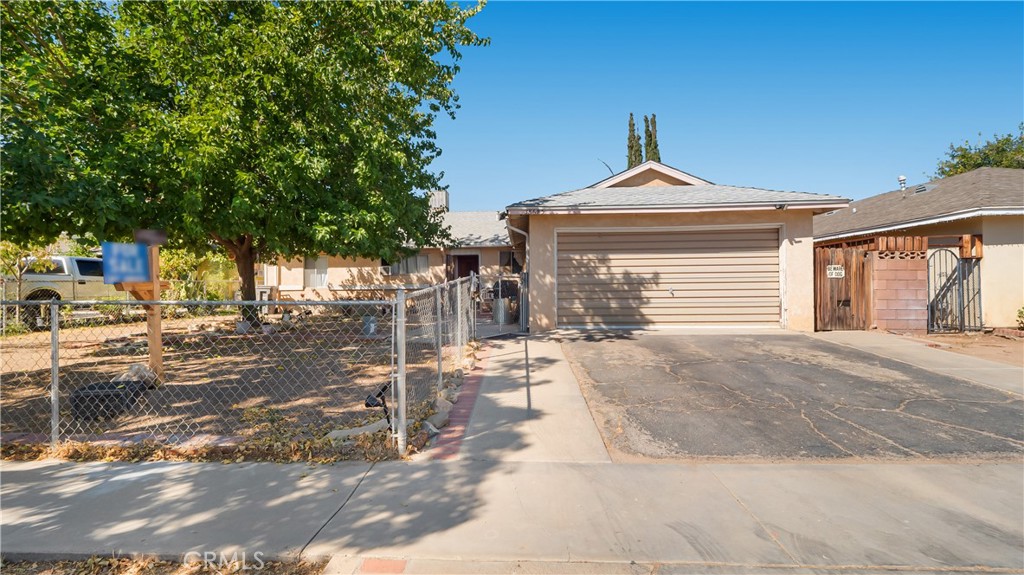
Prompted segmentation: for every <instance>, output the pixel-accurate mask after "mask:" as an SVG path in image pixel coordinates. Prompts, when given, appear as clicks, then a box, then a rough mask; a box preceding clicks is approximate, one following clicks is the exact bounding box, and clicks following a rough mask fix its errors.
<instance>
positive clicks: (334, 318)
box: [0, 278, 475, 449]
mask: <svg viewBox="0 0 1024 575" xmlns="http://www.w3.org/2000/svg"><path fill="white" fill-rule="evenodd" d="M150 304H152V305H153V306H155V307H153V309H154V311H155V313H159V314H160V316H161V321H160V326H161V334H160V336H159V337H156V336H155V335H154V334H152V333H151V332H150V331H149V330H148V324H147V308H149V307H150ZM3 306H4V312H5V315H4V323H3V326H2V327H3V353H2V356H0V432H2V433H3V438H4V440H5V441H7V440H18V441H21V442H33V443H51V444H56V443H58V442H61V441H66V440H74V441H122V442H123V441H129V442H131V441H142V440H154V441H157V442H160V443H166V444H173V445H183V444H191V443H195V444H210V443H221V442H227V443H239V442H244V441H245V440H246V438H247V437H251V436H252V435H253V433H254V432H256V431H257V430H259V429H261V428H263V427H265V426H267V425H268V424H273V425H277V426H280V424H281V422H287V424H288V427H287V429H288V430H289V433H291V434H293V437H295V438H299V439H312V438H320V437H323V436H325V435H326V434H327V433H329V432H330V431H333V430H335V429H347V428H352V427H357V426H360V425H363V424H365V423H368V422H370V421H374V420H377V419H381V418H382V417H383V414H382V413H381V412H378V411H377V410H375V409H370V408H368V407H367V406H368V405H370V403H371V401H370V400H368V398H370V397H377V399H378V400H383V401H381V402H380V403H381V404H382V405H383V404H387V405H390V407H391V412H393V413H395V414H397V415H398V416H399V417H396V418H391V417H389V420H392V419H394V421H390V423H391V426H392V430H393V435H394V436H395V437H396V439H398V444H399V447H400V449H404V446H405V437H404V435H405V434H404V431H405V427H404V425H402V424H403V423H404V422H405V416H406V412H407V410H408V407H409V406H412V405H416V404H423V403H424V402H428V401H431V400H433V399H434V397H435V396H436V394H437V392H438V391H439V390H440V389H441V388H442V386H443V384H444V381H445V378H446V377H448V376H451V375H453V374H454V373H455V372H456V370H458V369H460V368H461V367H462V362H463V358H464V357H465V352H466V350H467V348H468V344H469V342H470V340H471V338H472V336H473V332H474V331H475V327H474V325H473V300H472V292H471V281H470V279H469V278H466V279H464V280H460V281H457V282H449V283H446V284H444V285H441V286H435V287H431V288H427V289H424V290H420V291H416V292H412V293H409V294H406V293H405V292H404V290H398V292H397V297H396V299H393V300H385V299H375V300H348V301H260V302H239V301H233V302H221V301H161V302H135V301H131V302H126V301H90V302H63V301H52V302H38V301H33V302H13V301H5V302H3ZM244 318H252V319H251V320H246V319H244ZM26 320H31V321H30V322H29V321H26ZM395 382H398V383H399V385H395ZM389 415H390V414H389Z"/></svg>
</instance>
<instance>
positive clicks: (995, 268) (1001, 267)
mask: <svg viewBox="0 0 1024 575" xmlns="http://www.w3.org/2000/svg"><path fill="white" fill-rule="evenodd" d="M981 233H982V236H983V240H984V243H985V245H984V257H982V258H981V312H982V317H983V319H984V324H985V326H986V327H1015V326H1016V325H1017V310H1018V309H1020V307H1021V306H1022V305H1024V216H987V217H986V218H985V219H984V221H983V222H982V232H981Z"/></svg>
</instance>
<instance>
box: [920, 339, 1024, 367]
mask: <svg viewBox="0 0 1024 575" xmlns="http://www.w3.org/2000/svg"><path fill="white" fill-rule="evenodd" d="M917 339H920V340H923V341H925V342H926V343H927V344H928V345H929V346H932V347H938V348H941V349H945V350H948V351H953V352H956V353H962V354H964V355H970V356H972V357H977V358H979V359H987V360H989V361H998V362H1000V363H1008V364H1010V365H1016V366H1021V365H1024V339H1018V338H1011V337H1006V336H1001V335H994V334H982V333H968V334H962V333H951V334H931V335H927V336H920V337H918V338H917Z"/></svg>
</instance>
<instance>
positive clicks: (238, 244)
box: [213, 235, 260, 326]
mask: <svg viewBox="0 0 1024 575" xmlns="http://www.w3.org/2000/svg"><path fill="white" fill-rule="evenodd" d="M213 239H214V240H216V241H217V243H219V244H220V245H222V246H224V248H225V249H227V250H228V253H230V254H231V256H232V258H234V260H235V269H236V270H237V271H238V279H239V281H240V284H241V285H240V286H239V287H240V290H241V292H242V300H243V301H256V268H255V265H256V250H255V247H254V246H253V239H252V236H251V235H245V236H242V237H239V238H235V239H233V240H229V239H225V238H222V237H220V236H218V235H214V236H213ZM239 311H240V312H241V314H242V319H243V320H244V321H247V322H249V323H250V324H252V325H254V326H256V325H259V323H260V308H259V306H257V305H243V306H241V310H239Z"/></svg>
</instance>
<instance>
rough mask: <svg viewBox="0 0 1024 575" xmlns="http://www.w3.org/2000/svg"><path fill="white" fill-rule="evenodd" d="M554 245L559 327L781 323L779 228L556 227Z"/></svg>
mask: <svg viewBox="0 0 1024 575" xmlns="http://www.w3.org/2000/svg"><path fill="white" fill-rule="evenodd" d="M557 245H558V252H557V254H556V259H557V265H558V268H557V276H558V277H557V284H556V285H557V290H556V291H557V298H558V306H557V307H558V310H557V313H558V324H559V325H563V326H586V325H595V326H596V325H604V326H615V325H623V326H625V325H673V324H677V325H690V324H700V325H704V324H721V325H741V324H761V323H774V324H777V323H778V321H779V315H780V308H781V305H780V296H779V285H780V284H779V242H778V230H777V229H767V230H728V231H721V230H720V231H710V230H708V231H696V232H694V231H687V232H675V231H670V232H624V233H616V232H588V233H575V232H574V233H562V232H560V233H559V235H558V242H557ZM669 288H671V289H672V292H669Z"/></svg>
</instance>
